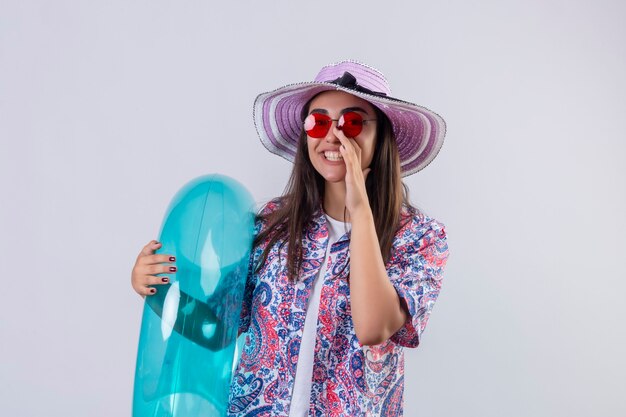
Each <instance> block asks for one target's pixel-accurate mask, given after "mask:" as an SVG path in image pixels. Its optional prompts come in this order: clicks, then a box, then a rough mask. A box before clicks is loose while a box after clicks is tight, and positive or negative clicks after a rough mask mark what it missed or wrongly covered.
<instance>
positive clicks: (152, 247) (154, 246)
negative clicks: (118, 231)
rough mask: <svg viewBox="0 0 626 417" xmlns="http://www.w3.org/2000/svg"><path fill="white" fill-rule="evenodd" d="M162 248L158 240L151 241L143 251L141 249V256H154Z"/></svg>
mask: <svg viewBox="0 0 626 417" xmlns="http://www.w3.org/2000/svg"><path fill="white" fill-rule="evenodd" d="M161 246H162V244H161V243H160V242H157V241H156V240H151V241H150V242H148V244H147V245H146V246H144V247H143V249H141V252H140V253H139V256H146V255H152V254H153V253H154V252H155V251H156V250H157V249H159V248H160V247H161Z"/></svg>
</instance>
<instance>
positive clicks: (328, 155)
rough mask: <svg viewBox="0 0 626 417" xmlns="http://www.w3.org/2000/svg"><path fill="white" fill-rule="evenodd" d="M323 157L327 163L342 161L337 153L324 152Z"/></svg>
mask: <svg viewBox="0 0 626 417" xmlns="http://www.w3.org/2000/svg"><path fill="white" fill-rule="evenodd" d="M324 156H325V157H326V159H328V160H329V161H341V160H342V159H343V157H342V156H341V153H339V152H331V151H326V152H324Z"/></svg>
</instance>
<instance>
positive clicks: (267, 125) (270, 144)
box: [253, 82, 446, 177]
mask: <svg viewBox="0 0 626 417" xmlns="http://www.w3.org/2000/svg"><path fill="white" fill-rule="evenodd" d="M336 90H338V91H344V92H346V93H349V94H352V95H354V96H356V97H360V98H362V99H364V100H366V101H368V102H369V103H371V104H372V105H374V106H376V107H377V108H378V109H380V110H381V111H382V112H383V113H385V115H386V116H387V117H388V118H389V119H390V120H391V123H392V125H393V132H394V135H395V137H396V141H397V144H398V152H399V154H400V168H401V171H402V176H403V177H405V176H407V175H411V174H413V173H415V172H418V171H420V170H422V169H424V168H425V167H426V166H428V164H430V162H432V160H433V159H435V157H436V156H437V154H438V153H439V150H440V149H441V146H442V145H443V140H444V137H445V134H446V123H445V121H444V120H443V118H442V117H441V116H439V115H438V114H437V113H435V112H434V111H432V110H429V109H427V108H426V107H423V106H419V105H417V104H413V103H409V102H406V101H403V100H399V99H395V98H393V97H386V96H377V95H373V94H368V93H364V92H360V91H355V90H352V89H349V88H346V87H342V86H338V85H336V84H332V83H327V82H304V83H297V84H289V85H286V86H284V87H281V88H278V89H276V90H273V91H269V92H267V93H262V94H259V95H258V96H257V98H256V100H255V101H254V110H253V115H254V125H255V127H256V130H257V133H258V135H259V138H260V139H261V143H263V145H264V146H265V147H266V148H267V150H269V151H270V152H272V153H274V154H276V155H279V156H282V157H283V158H285V159H286V160H288V161H290V162H293V161H294V159H295V155H296V150H297V146H298V140H299V138H300V134H301V133H302V109H303V107H304V105H305V104H306V103H307V102H308V101H309V100H310V99H311V98H313V97H314V96H315V95H317V94H319V93H321V92H324V91H336Z"/></svg>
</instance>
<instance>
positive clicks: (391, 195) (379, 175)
mask: <svg viewBox="0 0 626 417" xmlns="http://www.w3.org/2000/svg"><path fill="white" fill-rule="evenodd" d="M309 103H310V101H309ZM373 107H374V111H375V113H376V118H377V126H376V138H377V140H376V146H375V148H374V157H373V159H372V163H371V164H370V168H371V172H370V173H369V174H368V175H367V178H366V180H365V188H366V190H367V197H368V200H369V204H370V207H371V209H372V214H373V216H374V224H375V226H376V235H377V236H378V243H379V245H380V249H381V254H382V256H383V260H384V261H385V263H386V262H387V261H388V259H389V256H390V254H391V246H392V243H393V238H394V236H395V233H396V231H397V230H398V229H399V228H400V227H402V224H401V220H402V209H403V208H405V209H407V210H408V211H409V212H415V211H416V210H417V209H416V208H414V207H413V206H412V205H411V204H410V202H409V198H408V189H407V187H406V185H405V184H404V183H403V182H402V175H401V171H400V155H399V153H398V147H397V144H396V140H395V136H394V134H393V129H392V126H391V122H390V121H389V119H388V118H387V116H385V114H384V113H383V112H382V111H380V110H379V109H378V108H377V107H375V106H373ZM308 108H309V106H308V104H307V105H306V106H304V110H303V120H304V116H305V115H306V113H307V112H308ZM324 185H325V182H324V178H323V177H322V176H321V175H320V174H319V173H318V172H317V171H316V170H315V168H314V167H313V164H312V163H311V160H310V159H309V152H308V147H307V136H306V133H305V132H304V131H303V132H302V133H301V134H300V140H299V142H298V149H297V151H296V157H295V161H294V166H293V170H292V171H291V176H290V177H289V181H288V182H287V185H286V186H285V190H284V192H283V195H282V196H281V197H279V198H278V199H277V200H276V202H277V208H276V209H275V210H273V211H272V212H270V213H266V214H262V213H260V214H259V215H258V218H259V219H260V220H261V221H263V222H265V223H266V224H265V226H264V228H263V230H261V232H260V233H259V234H258V235H257V236H256V238H255V239H254V243H253V246H254V247H257V245H259V244H260V243H262V242H264V241H265V240H266V239H268V238H269V242H268V244H267V246H266V247H265V248H264V250H263V252H262V254H261V257H260V259H259V263H258V265H256V271H258V270H260V269H261V267H262V266H263V264H264V263H265V261H266V259H267V256H268V254H269V251H270V250H271V248H272V247H273V246H274V245H275V244H276V243H277V242H280V249H282V245H284V244H287V273H288V276H289V279H290V281H292V282H295V281H296V280H297V277H298V273H299V271H300V266H301V264H302V238H303V235H304V231H305V230H306V227H307V225H308V224H309V223H310V222H311V221H312V220H313V214H315V212H316V211H317V210H318V209H319V208H320V206H321V205H322V202H323V201H324V188H325V187H324Z"/></svg>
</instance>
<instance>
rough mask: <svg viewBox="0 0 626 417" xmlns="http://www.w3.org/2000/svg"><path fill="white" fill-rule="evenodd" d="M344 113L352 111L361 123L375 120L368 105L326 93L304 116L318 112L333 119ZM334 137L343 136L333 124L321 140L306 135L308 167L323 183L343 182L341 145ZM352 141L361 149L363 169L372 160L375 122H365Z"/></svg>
mask: <svg viewBox="0 0 626 417" xmlns="http://www.w3.org/2000/svg"><path fill="white" fill-rule="evenodd" d="M347 112H356V113H358V114H360V115H361V116H362V117H363V120H371V119H376V113H375V112H374V108H373V107H372V105H371V104H369V103H368V102H367V101H365V100H363V99H361V98H359V97H356V96H353V95H352V94H348V93H345V92H343V91H326V92H324V93H321V94H319V95H318V96H317V97H315V98H314V99H313V100H312V101H311V103H310V104H309V111H308V113H307V115H309V114H311V113H322V114H326V115H328V116H330V118H331V119H334V120H337V119H339V118H340V117H341V116H342V115H343V114H345V113H347ZM338 135H343V132H342V131H341V130H339V129H337V122H332V127H331V128H330V130H329V131H328V133H327V134H326V136H324V137H323V138H319V139H316V138H312V137H310V136H307V148H308V151H309V158H310V160H311V164H313V167H314V168H315V170H316V171H317V172H318V173H319V174H320V175H321V176H322V177H323V178H324V179H325V180H326V181H327V182H331V183H335V182H340V181H343V180H344V178H345V176H346V165H345V163H344V161H343V159H342V158H341V153H340V152H339V147H340V146H341V142H340V141H339V138H338ZM353 139H354V140H355V141H356V143H357V145H358V146H359V148H361V168H362V169H365V168H367V167H368V166H369V165H370V163H371V162H372V158H373V157H374V149H375V146H376V122H365V123H364V124H363V130H362V131H361V133H359V134H358V135H357V136H356V137H354V138H353Z"/></svg>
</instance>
